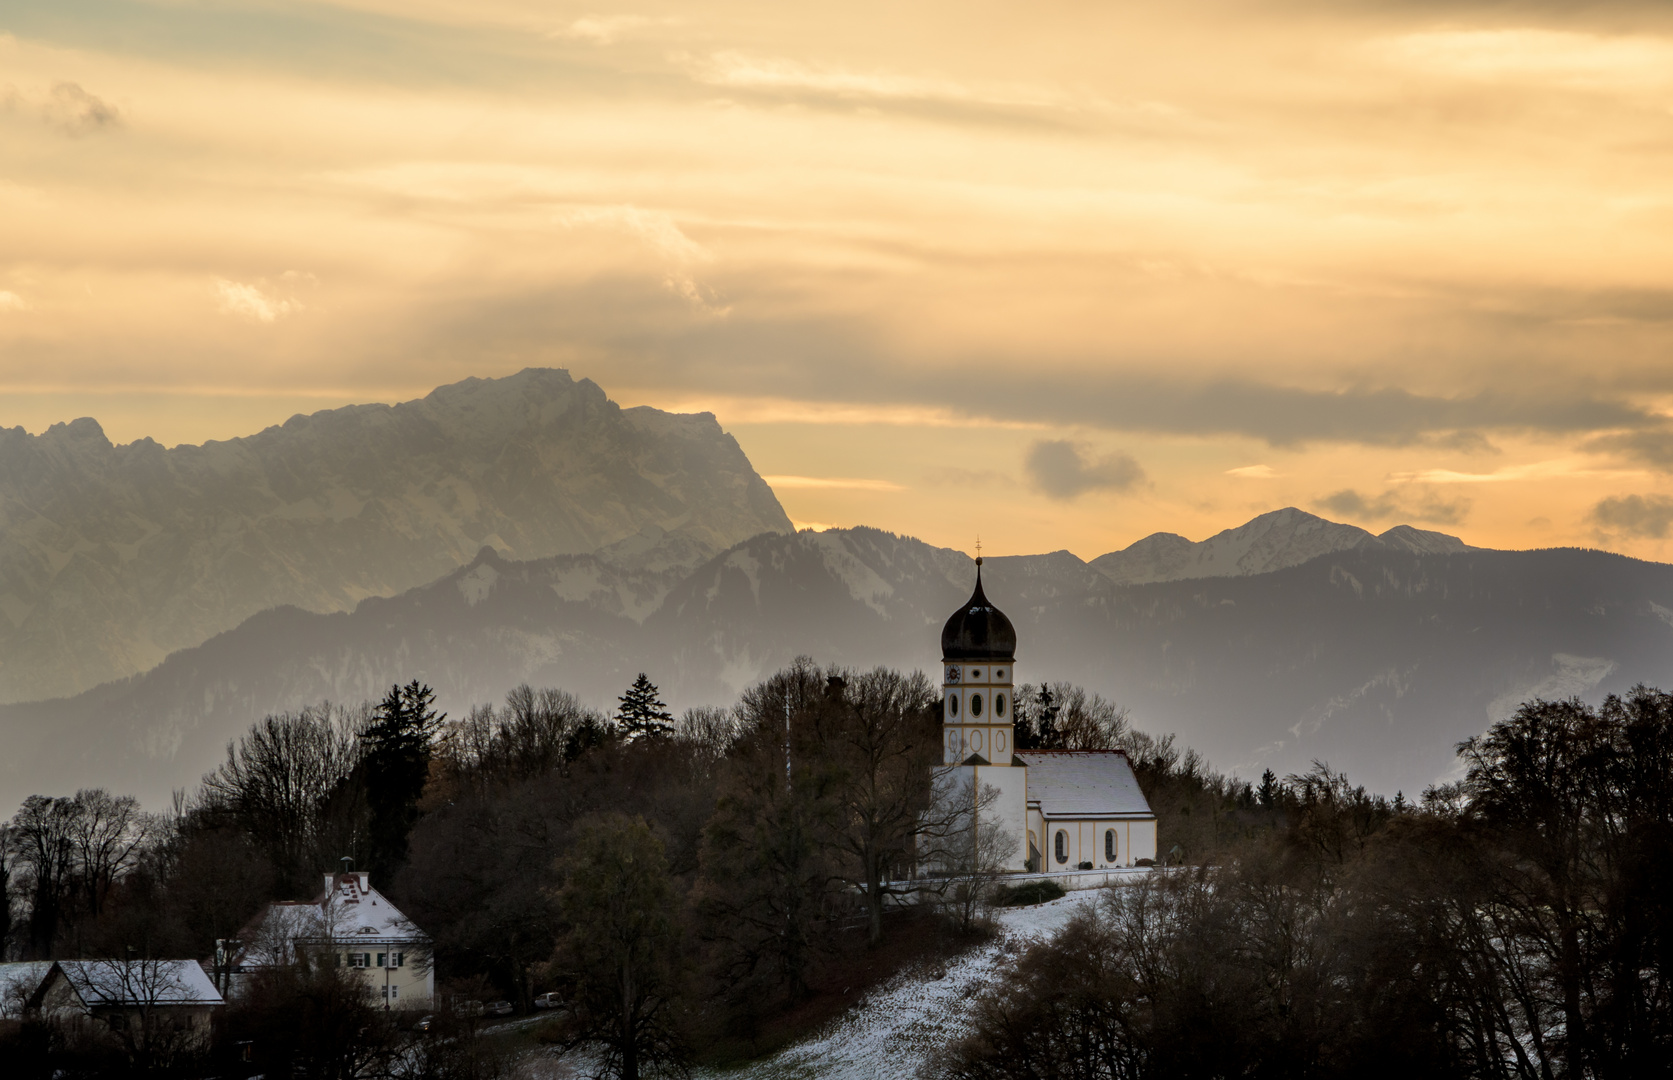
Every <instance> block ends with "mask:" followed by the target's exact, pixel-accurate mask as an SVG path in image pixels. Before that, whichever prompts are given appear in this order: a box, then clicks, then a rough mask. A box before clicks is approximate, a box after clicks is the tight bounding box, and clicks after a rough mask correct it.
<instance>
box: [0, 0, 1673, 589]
mask: <svg viewBox="0 0 1673 1080" xmlns="http://www.w3.org/2000/svg"><path fill="white" fill-rule="evenodd" d="M1568 6H1569V5H1557V4H1550V3H1528V4H1520V5H1519V4H1515V3H1482V4H1479V5H1472V4H1470V3H1467V2H1463V3H1448V4H1439V3H1427V2H1422V0H1405V2H1392V0H1390V2H1380V3H1376V2H1362V3H1356V2H1352V0H1346V2H1332V3H1325V2H1323V0H1316V2H1296V3H1278V2H1266V3H1258V4H1257V3H1252V2H1245V3H1236V2H1222V3H1192V2H1187V3H1181V4H1169V5H1137V4H1116V3H1110V2H1107V0H1106V2H1099V3H1091V2H1086V3H1068V2H1057V3H1052V2H1048V3H1044V4H1034V5H1022V4H997V3H980V2H977V3H972V2H961V3H957V4H953V3H935V2H928V3H920V4H913V5H902V4H898V3H893V4H882V3H874V4H868V3H850V4H844V5H811V4H794V3H784V2H777V3H732V2H725V3H707V4H693V3H690V2H689V0H687V2H686V3H683V4H675V3H636V4H627V5H623V6H608V5H600V4H566V3H540V4H536V3H521V2H512V0H497V2H496V0H489V2H483V0H473V2H471V3H465V2H463V0H460V2H452V0H406V2H403V3H399V4H397V3H394V2H393V0H389V2H383V0H365V2H348V3H337V4H330V3H320V4H287V3H279V2H259V0H248V2H236V3H229V2H209V0H155V2H151V3H135V2H118V0H55V2H54V3H52V4H49V5H47V4H25V3H17V2H8V0H0V237H3V238H4V242H3V243H0V423H3V424H5V425H8V426H9V425H16V424H21V425H23V426H24V427H26V428H28V429H29V430H31V431H40V430H42V429H43V428H44V427H45V426H46V425H47V424H49V423H52V422H54V421H58V420H68V419H72V418H74V417H77V416H82V415H92V416H95V417H97V418H98V419H99V420H100V421H101V422H102V423H103V424H104V425H105V428H106V430H107V432H108V433H109V434H110V435H111V436H112V438H114V439H117V440H119V441H125V440H128V439H133V438H137V437H139V436H142V435H149V436H152V437H154V438H157V439H159V440H160V441H163V442H168V443H178V442H195V441H200V440H202V439H205V438H224V437H227V436H231V435H236V434H242V433H247V432H250V431H253V430H256V429H258V428H259V427H261V426H264V425H266V424H269V423H275V422H279V421H282V420H283V419H285V418H286V417H287V416H289V415H291V414H292V413H295V412H298V411H310V410H313V409H318V408H325V407H330V406H334V405H339V404H344V403H348V402H353V401H369V400H385V401H389V400H399V399H402V398H406V397H412V396H416V395H419V394H422V393H424V392H425V391H427V390H428V389H429V388H430V387H432V386H434V385H437V384H439V383H443V382H449V381H453V380H455V379H459V378H463V377H465V376H469V375H478V376H494V375H504V374H509V373H511V372H513V371H516V370H518V369H520V368H522V367H525V366H529V365H553V366H562V367H567V368H569V369H570V370H571V371H572V372H574V373H575V374H576V375H577V376H578V377H580V376H585V377H589V378H591V379H593V380H594V381H596V382H598V383H599V384H600V385H601V386H603V387H604V388H605V389H606V390H607V391H608V392H610V393H611V395H612V396H613V397H615V398H616V399H617V400H619V401H622V402H624V403H627V404H653V405H658V406H661V407H665V408H681V409H710V410H712V411H714V412H715V413H716V414H717V415H718V416H719V418H720V420H721V422H722V424H723V425H725V426H726V427H727V429H728V430H730V431H732V432H734V433H735V434H736V435H737V436H738V438H739V440H740V442H741V443H742V444H743V446H744V448H745V449H746V451H748V453H749V454H750V456H751V458H752V460H753V461H754V462H755V464H756V466H757V468H758V469H759V470H760V471H761V472H762V473H763V474H765V475H767V476H769V477H770V478H773V482H774V486H775V488H776V489H777V491H778V493H779V496H780V498H781V500H782V501H783V502H784V504H785V506H786V509H787V510H788V511H789V512H790V514H791V516H792V518H794V519H796V520H797V521H800V522H806V523H818V524H840V525H850V524H862V523H863V524H872V525H877V526H881V527H884V528H889V529H894V530H897V531H903V532H909V533H912V534H915V535H918V536H921V537H923V538H925V539H927V540H931V541H933V542H937V543H943V544H948V545H953V546H958V547H965V548H968V547H970V546H971V543H972V541H973V539H974V537H975V535H976V534H977V533H978V532H979V533H980V534H981V535H982V537H983V539H984V546H985V547H986V548H987V549H988V550H990V551H993V552H996V553H1004V552H1026V551H1040V550H1050V549H1054V548H1060V547H1067V548H1069V549H1070V550H1073V551H1075V552H1076V553H1078V554H1080V555H1083V556H1093V555H1097V554H1100V553H1102V552H1104V551H1108V550H1111V549H1114V548H1119V547H1122V546H1125V545H1126V544H1128V543H1130V542H1132V541H1133V540H1135V539H1137V538H1139V537H1141V536H1143V535H1145V534H1147V533H1149V532H1152V531H1155V530H1158V529H1165V530H1169V531H1174V532H1181V533H1184V534H1186V535H1188V536H1191V537H1192V538H1201V537H1203V536H1206V535H1208V534H1210V533H1212V532H1214V531H1217V530H1218V529H1221V528H1225V527H1227V526H1230V525H1235V524H1238V523H1240V522H1242V521H1244V520H1246V519H1247V518H1249V517H1250V516H1252V515H1253V514H1256V513H1259V512H1261V511H1264V510H1268V509H1273V508H1276V507H1279V506H1284V505H1296V506H1301V507H1303V508H1306V509H1309V510H1313V511H1314V512H1317V513H1321V514H1323V515H1325V516H1328V517H1331V518H1334V519H1336V520H1344V521H1352V522H1355V523H1357V524H1361V525H1364V526H1366V527H1368V528H1372V529H1374V530H1378V531H1380V530H1381V529H1383V528H1386V527H1388V526H1389V525H1393V524H1396V523H1399V522H1411V523H1413V524H1417V525H1420V526H1424V527H1431V528H1440V529H1443V530H1445V531H1449V532H1454V533H1456V534H1458V535H1461V536H1463V537H1464V538H1465V539H1466V540H1468V541H1470V542H1472V543H1477V544H1484V545H1493V546H1506V547H1531V546H1548V545H1557V544H1586V545H1597V546H1604V547H1609V548H1612V549H1615V550H1619V551H1625V552H1629V553H1632V554H1636V555H1642V556H1645V557H1650V558H1673V547H1670V546H1669V544H1668V541H1667V539H1666V537H1667V536H1668V534H1669V530H1670V529H1673V482H1670V479H1669V474H1670V472H1673V419H1670V418H1669V410H1670V408H1673V363H1670V362H1669V342H1670V338H1673V334H1670V329H1673V175H1670V173H1673V168H1670V166H1673V14H1665V15H1664V14H1663V12H1664V11H1665V10H1666V9H1665V6H1663V5H1649V4H1637V5H1634V4H1621V5H1594V6H1590V7H1588V8H1587V10H1586V12H1584V13H1582V14H1576V13H1573V12H1569V11H1567V10H1566V9H1567V7H1568ZM1164 9H1165V10H1164Z"/></svg>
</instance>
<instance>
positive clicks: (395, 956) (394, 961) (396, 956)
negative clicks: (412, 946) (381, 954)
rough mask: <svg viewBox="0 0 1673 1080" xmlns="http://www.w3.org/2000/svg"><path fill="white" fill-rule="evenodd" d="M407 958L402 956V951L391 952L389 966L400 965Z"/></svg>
mask: <svg viewBox="0 0 1673 1080" xmlns="http://www.w3.org/2000/svg"><path fill="white" fill-rule="evenodd" d="M405 959H406V957H404V956H402V955H401V954H400V953H390V954H389V966H390V967H400V966H401V964H402V962H403V961H404V960H405Z"/></svg>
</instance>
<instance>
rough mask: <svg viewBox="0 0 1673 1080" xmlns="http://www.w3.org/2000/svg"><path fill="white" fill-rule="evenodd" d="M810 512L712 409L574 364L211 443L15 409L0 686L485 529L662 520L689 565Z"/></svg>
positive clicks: (330, 591)
mask: <svg viewBox="0 0 1673 1080" xmlns="http://www.w3.org/2000/svg"><path fill="white" fill-rule="evenodd" d="M791 529H792V526H791V524H790V520H789V518H788V517H786V516H785V513H784V510H783V508H782V507H781V506H780V505H779V503H778V500H777V498H776V497H775V496H774V495H773V493H772V490H771V489H770V488H769V487H768V486H767V485H766V483H765V482H764V481H763V480H762V479H761V478H760V476H758V475H757V474H756V472H755V470H754V469H753V468H752V467H751V465H750V463H749V460H748V459H747V458H746V457H745V456H744V453H743V451H742V450H741V449H740V448H739V446H738V444H737V442H736V441H735V440H734V439H733V438H732V437H731V436H730V435H727V434H726V433H725V432H724V431H722V430H721V428H720V425H719V424H718V423H717V422H716V421H715V418H714V417H713V416H712V415H710V414H707V413H703V414H697V415H676V414H671V413H664V412H660V411H658V410H656V409H651V408H643V407H641V408H633V409H623V408H621V407H620V406H618V405H616V404H615V403H614V402H612V401H610V400H609V398H607V397H606V396H605V394H604V391H603V390H601V389H599V387H598V386H596V385H595V384H594V383H592V382H590V381H588V380H585V379H583V380H580V381H576V380H574V379H572V378H571V377H570V375H569V374H568V372H565V371H558V370H546V369H532V368H531V369H528V370H525V371H522V372H520V373H518V374H516V375H513V376H510V377H507V378H503V379H467V380H465V381H463V382H460V383H455V384H452V385H450V386H443V387H440V388H438V389H436V390H435V391H433V392H432V393H430V394H429V395H427V396H426V397H424V398H421V399H419V400H416V401H408V402H403V403H401V404H397V405H354V406H349V407H346V408H342V409H332V410H327V411H324V412H318V413H314V414H313V415H310V416H295V417H292V418H291V419H290V420H288V421H286V422H285V423H284V424H282V425H278V426H275V427H271V428H268V429H266V430H265V431H262V432H260V433H258V434H255V435H251V436H248V437H246V438H239V439H231V440H228V441H225V442H209V443H205V444H203V445H202V446H176V447H173V448H169V449H165V448H164V447H162V446H160V445H159V444H157V443H155V442H153V441H152V440H150V439H141V440H138V441H137V442H133V443H129V444H126V445H121V446H117V445H113V444H112V443H111V442H110V441H109V440H108V439H107V438H106V437H105V434H104V431H103V430H102V429H101V428H100V427H99V425H98V423H97V422H96V421H94V420H92V419H90V418H83V419H80V420H76V421H74V422H73V423H69V424H56V425H54V426H53V427H52V428H50V429H49V430H48V431H46V432H45V433H43V434H41V435H30V434H28V433H27V432H25V431H24V430H23V429H22V428H14V429H11V430H0V701H18V700H26V699H31V698H47V697H54V696H60V695H66V694H73V693H76V692H79V691H81V690H84V689H86V688H88V687H91V686H94V685H96V684H99V683H103V682H106V681H108V680H111V679H115V678H121V677H124V676H129V675H134V674H137V673H139V672H143V671H146V670H149V669H151V668H153V667H155V666H156V665H157V664H159V663H161V662H162V661H163V660H164V658H165V657H167V656H168V655H169V654H171V653H173V652H176V651H178V650H180V649H184V648H190V647H193V646H196V645H199V644H201V643H203V642H204V641H206V640H207V639H209V638H210V637H211V636H213V635H214V634H217V633H220V632H222V631H226V630H230V629H232V628H233V627H235V626H237V625H238V624H240V623H241V622H243V621H244V620H246V619H248V618H250V617H251V616H253V615H255V614H257V613H259V612H261V611H264V610H267V609H271V608H275V607H279V606H282V605H294V606H297V607H300V608H304V609H307V610H311V611H316V612H322V613H327V612H334V611H348V610H350V609H352V608H353V607H354V606H355V605H356V604H357V603H359V602H360V601H362V600H364V599H366V598H368V597H373V596H389V595H394V594H397V593H400V592H403V591H404V590H407V589H411V588H414V587H416V586H419V585H422V584H424V583H426V582H430V581H434V580H435V579H436V578H438V577H440V576H442V575H444V574H446V573H448V572H449V571H451V570H453V569H454V568H455V567H458V566H460V565H462V564H465V563H468V562H469V561H470V560H471V559H472V557H473V556H474V555H475V554H476V553H477V552H478V550H480V549H481V548H482V547H484V546H485V545H486V546H490V547H493V548H495V549H497V550H499V551H501V552H504V553H506V554H507V555H508V556H511V557H513V558H517V559H524V560H528V559H539V558H544V557H549V556H554V555H559V554H566V553H580V552H591V551H595V550H598V549H600V548H604V547H607V546H609V545H612V544H617V543H621V542H624V541H630V540H631V538H633V537H636V536H639V535H640V533H641V531H642V530H650V531H651V532H652V533H654V537H653V539H652V540H651V541H650V542H651V543H653V544H657V545H661V544H662V537H664V536H666V535H677V536H679V537H683V538H684V548H683V549H682V550H683V555H682V556H681V558H683V560H684V562H683V563H682V565H685V566H687V567H689V566H690V565H695V564H696V563H697V562H701V561H702V560H703V559H704V558H707V557H709V556H711V555H713V554H715V553H716V552H719V551H723V550H725V549H726V548H728V547H730V546H732V545H733V544H736V543H738V542H739V541H741V540H744V539H746V538H748V537H750V536H754V535H756V534H758V533H761V532H766V531H780V532H789V531H791ZM663 549H664V550H669V549H667V548H666V545H664V547H663ZM644 602H645V601H643V600H641V601H638V603H640V604H641V606H642V605H643V603H644ZM653 606H654V605H653ZM644 613H645V612H641V615H643V614H644Z"/></svg>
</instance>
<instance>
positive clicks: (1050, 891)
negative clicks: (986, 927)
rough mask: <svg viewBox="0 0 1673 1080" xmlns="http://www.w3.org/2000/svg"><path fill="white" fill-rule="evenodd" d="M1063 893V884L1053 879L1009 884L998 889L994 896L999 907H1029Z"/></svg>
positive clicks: (1053, 898) (1055, 897)
mask: <svg viewBox="0 0 1673 1080" xmlns="http://www.w3.org/2000/svg"><path fill="white" fill-rule="evenodd" d="M1062 895H1063V886H1061V885H1059V884H1058V883H1057V882H1055V881H1030V882H1029V883H1027V884H1026V885H1011V886H1008V887H1006V888H1003V889H1000V890H999V894H998V895H997V896H996V897H995V898H994V903H995V904H996V905H997V906H999V907H1029V906H1031V905H1034V904H1043V903H1045V902H1046V901H1047V900H1056V899H1058V898H1059V897H1061V896H1062Z"/></svg>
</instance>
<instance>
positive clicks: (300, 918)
mask: <svg viewBox="0 0 1673 1080" xmlns="http://www.w3.org/2000/svg"><path fill="white" fill-rule="evenodd" d="M239 937H240V944H239V948H238V952H237V955H236V956H235V957H234V958H233V962H232V982H233V986H234V987H235V988H238V987H241V986H242V984H243V983H244V982H245V981H247V980H248V978H249V977H250V976H251V975H253V974H255V973H256V972H259V971H261V970H263V969H264V968H269V967H273V966H275V965H280V964H293V963H296V962H297V960H298V959H299V958H301V957H303V956H307V957H309V958H314V959H318V958H323V957H329V958H330V959H329V962H330V963H332V964H334V965H340V966H343V967H347V968H350V969H352V970H354V971H355V972H356V973H358V974H359V975H360V976H361V978H363V979H364V980H365V981H366V984H367V986H368V987H370V988H371V991H372V996H373V998H374V1000H376V1001H378V1002H379V1003H381V1004H382V1005H383V1006H384V1007H385V1008H389V1009H401V1008H422V1007H425V1006H427V1005H428V1004H429V1003H430V1002H431V1001H432V1000H433V999H434V998H435V994H436V972H435V966H434V964H433V963H432V958H433V949H432V947H431V942H430V935H428V934H426V933H425V932H424V931H422V930H420V929H419V928H418V927H417V926H415V925H413V923H412V920H410V919H408V918H407V917H406V916H405V915H403V914H402V913H401V911H400V909H398V908H397V907H396V906H395V905H394V904H392V903H390V902H389V898H388V897H386V896H384V895H383V894H382V893H380V892H378V890H376V889H374V888H372V883H371V875H370V874H367V873H365V872H354V871H346V872H344V873H339V874H326V875H325V887H324V890H323V891H322V892H321V893H320V894H319V895H318V896H316V897H314V898H313V899H312V900H307V901H286V902H280V903H274V904H269V905H268V907H267V910H266V911H265V912H263V913H262V914H261V915H259V916H257V917H256V918H255V919H254V920H252V921H251V923H250V925H249V926H248V927H246V928H245V930H244V932H243V933H242V934H240V935H239ZM235 992H236V989H235Z"/></svg>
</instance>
